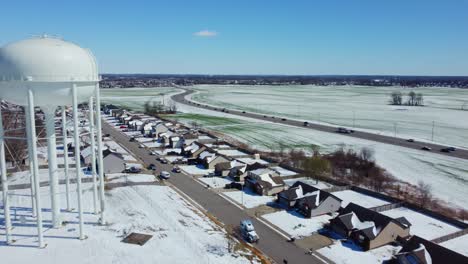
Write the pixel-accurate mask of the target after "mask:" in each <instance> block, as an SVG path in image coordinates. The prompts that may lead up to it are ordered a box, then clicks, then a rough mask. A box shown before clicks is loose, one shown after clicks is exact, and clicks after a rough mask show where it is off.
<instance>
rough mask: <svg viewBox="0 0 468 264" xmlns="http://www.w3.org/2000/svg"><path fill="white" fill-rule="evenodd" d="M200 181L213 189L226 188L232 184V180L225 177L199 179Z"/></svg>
mask: <svg viewBox="0 0 468 264" xmlns="http://www.w3.org/2000/svg"><path fill="white" fill-rule="evenodd" d="M198 180H200V181H201V182H203V183H204V184H207V185H209V186H210V187H211V188H224V186H225V185H226V184H228V183H231V182H232V180H231V179H230V178H224V177H210V178H199V179H198Z"/></svg>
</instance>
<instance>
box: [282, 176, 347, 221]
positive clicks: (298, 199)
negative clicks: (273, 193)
mask: <svg viewBox="0 0 468 264" xmlns="http://www.w3.org/2000/svg"><path fill="white" fill-rule="evenodd" d="M278 203H280V204H282V205H284V206H286V207H287V208H288V209H291V208H297V211H298V212H299V213H301V214H302V215H304V217H308V218H310V217H312V216H318V215H323V214H328V213H333V212H336V211H338V210H339V209H340V207H341V199H339V198H338V197H336V196H334V195H333V194H331V193H329V192H326V191H322V190H320V189H317V188H315V187H313V186H310V185H308V184H306V183H303V182H300V181H298V182H296V183H294V184H293V185H292V186H291V187H290V188H289V189H288V190H284V191H282V192H280V193H278Z"/></svg>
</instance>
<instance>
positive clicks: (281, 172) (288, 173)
mask: <svg viewBox="0 0 468 264" xmlns="http://www.w3.org/2000/svg"><path fill="white" fill-rule="evenodd" d="M271 169H273V170H275V171H276V172H278V173H279V176H280V177H287V176H294V175H297V173H296V172H294V171H290V170H287V169H285V168H283V167H279V166H277V167H272V168H271Z"/></svg>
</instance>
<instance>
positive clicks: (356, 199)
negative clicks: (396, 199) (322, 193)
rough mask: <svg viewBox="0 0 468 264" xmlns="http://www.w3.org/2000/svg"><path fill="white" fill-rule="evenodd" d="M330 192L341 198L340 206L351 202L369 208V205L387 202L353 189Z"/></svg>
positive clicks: (373, 205) (379, 204) (374, 205)
mask: <svg viewBox="0 0 468 264" xmlns="http://www.w3.org/2000/svg"><path fill="white" fill-rule="evenodd" d="M332 194H333V195H335V196H336V197H338V198H340V199H341V200H342V202H341V206H342V207H346V206H347V205H348V204H349V203H351V202H353V203H355V204H357V205H360V206H362V207H365V208H371V207H376V206H381V205H385V204H389V202H387V201H385V200H382V199H379V198H375V197H372V196H369V195H365V194H362V193H358V192H355V191H353V190H345V191H339V192H333V193H332Z"/></svg>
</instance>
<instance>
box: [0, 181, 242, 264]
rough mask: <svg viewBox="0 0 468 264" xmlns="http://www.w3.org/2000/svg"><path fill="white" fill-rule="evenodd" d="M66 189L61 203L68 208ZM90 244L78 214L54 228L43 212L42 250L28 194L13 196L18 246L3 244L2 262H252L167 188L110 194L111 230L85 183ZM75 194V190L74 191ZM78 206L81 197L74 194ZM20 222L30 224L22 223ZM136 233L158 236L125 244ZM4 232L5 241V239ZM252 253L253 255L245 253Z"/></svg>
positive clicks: (43, 191) (43, 192)
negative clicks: (100, 221) (100, 220)
mask: <svg viewBox="0 0 468 264" xmlns="http://www.w3.org/2000/svg"><path fill="white" fill-rule="evenodd" d="M63 188H64V187H63V185H61V192H60V193H61V203H60V204H61V205H62V208H63V206H64V205H65V198H64V191H63ZM84 189H85V191H84V195H83V204H84V209H85V214H84V218H85V234H86V235H87V236H88V238H87V239H85V240H79V239H78V238H77V236H78V224H77V213H76V211H73V212H63V213H62V219H63V220H65V221H67V222H66V224H64V226H63V227H61V228H59V229H54V228H49V221H50V219H51V215H50V213H49V210H45V211H44V213H43V218H44V224H45V227H46V228H44V232H45V234H44V239H45V242H46V243H47V247H45V248H44V249H37V248H36V247H35V246H36V245H37V242H36V239H37V238H36V228H35V220H34V219H32V218H31V217H30V214H31V212H30V199H29V198H28V197H25V196H24V195H25V194H26V195H27V194H28V193H29V191H28V190H17V191H12V192H10V198H11V204H12V206H13V208H12V212H13V213H14V214H15V215H14V217H13V219H12V220H13V224H14V226H15V227H14V229H13V233H14V235H13V239H14V240H15V243H14V245H13V246H5V245H4V244H3V243H2V244H0V255H1V256H2V263H29V262H31V261H33V262H34V263H67V264H75V263H76V264H78V263H122V264H123V263H143V264H144V263H181V264H182V263H248V262H249V261H248V259H247V258H246V257H243V256H240V252H239V251H237V252H236V253H229V252H228V244H229V243H228V240H227V238H226V234H225V232H224V230H222V229H221V228H219V227H218V226H217V225H215V224H214V223H213V222H211V221H210V220H209V219H208V218H207V217H206V216H205V215H203V214H202V213H201V212H200V211H199V210H197V209H196V208H195V207H193V206H192V205H191V204H189V203H188V202H186V201H185V200H184V199H183V198H182V197H180V196H179V195H178V194H177V193H176V192H175V191H173V190H172V189H170V188H169V187H166V186H133V187H121V188H116V189H113V190H110V191H107V193H106V202H107V204H106V208H107V211H106V219H107V222H108V225H107V226H100V225H98V224H97V220H98V216H97V215H94V214H92V213H91V212H92V204H93V203H92V201H93V199H92V191H91V185H89V184H84ZM48 190H49V189H48V188H41V196H42V199H41V200H42V204H43V206H44V208H47V209H48V208H50V199H49V196H48ZM72 190H75V188H72ZM72 198H73V199H72V207H73V208H76V207H77V204H76V193H72ZM21 222H23V223H25V224H22V223H21ZM131 232H139V233H145V234H149V235H152V236H153V237H152V238H151V239H150V240H149V241H148V242H147V243H146V244H145V245H144V246H136V245H131V244H125V243H122V242H121V240H122V239H123V238H124V237H125V236H126V234H129V233H131ZM4 239H5V237H4V231H2V232H0V241H4ZM245 254H249V255H250V253H249V252H245Z"/></svg>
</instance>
